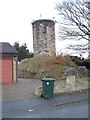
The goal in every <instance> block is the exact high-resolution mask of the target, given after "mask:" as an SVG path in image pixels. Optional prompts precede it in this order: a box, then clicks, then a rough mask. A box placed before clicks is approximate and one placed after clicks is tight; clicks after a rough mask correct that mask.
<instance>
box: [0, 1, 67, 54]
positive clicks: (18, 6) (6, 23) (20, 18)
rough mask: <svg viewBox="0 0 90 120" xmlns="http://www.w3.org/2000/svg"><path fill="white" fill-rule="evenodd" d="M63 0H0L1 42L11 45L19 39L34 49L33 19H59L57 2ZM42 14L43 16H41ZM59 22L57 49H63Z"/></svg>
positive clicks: (30, 48) (63, 44)
mask: <svg viewBox="0 0 90 120" xmlns="http://www.w3.org/2000/svg"><path fill="white" fill-rule="evenodd" d="M58 1H59V2H60V1H61V0H0V42H9V43H10V44H11V45H13V44H14V42H16V41H19V43H20V45H22V44H23V43H26V44H27V47H28V49H29V50H30V51H33V35H32V24H31V23H32V21H33V20H37V19H52V18H53V17H55V19H56V20H57V18H58V15H57V10H55V4H56V3H57V2H58ZM40 14H41V16H42V17H41V18H40ZM57 26H59V25H58V24H56V32H55V34H56V50H57V52H58V51H60V50H62V51H63V48H64V47H66V46H65V41H64V42H61V41H59V40H58V39H57V38H58V27H57Z"/></svg>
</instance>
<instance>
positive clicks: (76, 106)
mask: <svg viewBox="0 0 90 120" xmlns="http://www.w3.org/2000/svg"><path fill="white" fill-rule="evenodd" d="M87 99H88V93H87V92H82V93H73V94H69V93H68V94H64V95H59V96H54V98H53V99H45V98H40V97H34V98H31V99H22V100H16V101H10V102H3V103H2V111H3V114H2V115H3V118H88V100H87ZM80 100H83V101H80ZM73 101H74V102H73ZM75 101H76V102H75Z"/></svg>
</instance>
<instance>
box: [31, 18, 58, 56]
mask: <svg viewBox="0 0 90 120" xmlns="http://www.w3.org/2000/svg"><path fill="white" fill-rule="evenodd" d="M32 27H33V49H34V56H38V55H50V54H51V53H52V52H55V53H56V49H55V22H54V21H53V20H48V19H43V20H36V21H34V22H33V23H32Z"/></svg>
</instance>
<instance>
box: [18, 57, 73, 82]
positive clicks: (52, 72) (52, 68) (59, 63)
mask: <svg viewBox="0 0 90 120" xmlns="http://www.w3.org/2000/svg"><path fill="white" fill-rule="evenodd" d="M68 65H69V66H74V63H73V62H72V61H71V60H70V58H69V57H68V56H64V57H63V56H61V55H60V56H58V57H56V56H38V57H33V58H28V59H24V60H22V61H21V62H20V64H19V67H18V71H19V72H18V73H19V74H18V76H19V77H24V78H43V77H53V78H55V79H57V80H60V79H63V74H62V73H63V72H64V69H65V68H66V66H68Z"/></svg>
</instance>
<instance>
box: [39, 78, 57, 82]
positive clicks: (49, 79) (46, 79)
mask: <svg viewBox="0 0 90 120" xmlns="http://www.w3.org/2000/svg"><path fill="white" fill-rule="evenodd" d="M41 80H42V81H55V79H53V78H42V79H41Z"/></svg>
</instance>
